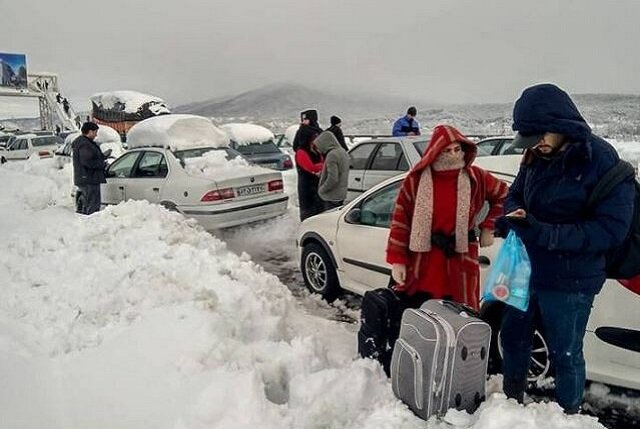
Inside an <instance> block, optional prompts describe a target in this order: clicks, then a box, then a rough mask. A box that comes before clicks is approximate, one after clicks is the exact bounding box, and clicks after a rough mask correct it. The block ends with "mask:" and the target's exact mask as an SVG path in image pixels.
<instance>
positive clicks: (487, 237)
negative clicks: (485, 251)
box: [480, 228, 495, 247]
mask: <svg viewBox="0 0 640 429" xmlns="http://www.w3.org/2000/svg"><path fill="white" fill-rule="evenodd" d="M494 241H495V237H494V236H493V230H492V229H489V228H482V231H480V247H490V246H491V245H493V242H494Z"/></svg>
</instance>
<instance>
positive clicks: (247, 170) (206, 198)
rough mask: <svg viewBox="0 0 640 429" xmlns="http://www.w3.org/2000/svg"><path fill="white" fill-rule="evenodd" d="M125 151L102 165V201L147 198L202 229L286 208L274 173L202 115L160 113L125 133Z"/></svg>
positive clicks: (280, 183) (279, 179) (252, 219)
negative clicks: (104, 179)
mask: <svg viewBox="0 0 640 429" xmlns="http://www.w3.org/2000/svg"><path fill="white" fill-rule="evenodd" d="M127 143H128V145H129V150H128V152H127V153H125V154H124V155H122V156H121V157H120V158H118V159H117V160H116V161H114V162H113V164H111V165H110V166H109V168H108V169H107V183H106V184H104V185H102V203H103V204H104V205H108V204H118V203H120V202H121V201H126V200H130V199H133V200H147V201H149V202H152V203H157V204H161V205H163V206H165V207H167V208H169V209H171V210H175V211H178V212H180V213H182V214H184V215H185V216H188V217H192V218H195V219H196V220H198V222H199V223H200V224H202V225H203V226H204V227H205V228H206V229H217V228H226V227H232V226H236V225H240V224H245V223H249V222H255V221H260V220H264V219H269V218H272V217H275V216H279V215H281V214H283V213H285V211H286V209H287V203H288V197H287V196H286V195H285V194H284V191H283V181H282V175H281V174H280V173H279V172H275V171H272V170H267V169H264V168H261V167H258V166H254V165H250V164H249V163H248V162H247V161H246V160H244V159H243V158H242V157H241V156H240V154H238V153H237V152H235V151H234V150H233V149H231V148H229V147H228V144H229V140H228V138H227V137H226V135H225V134H224V133H223V132H222V131H220V130H219V129H218V128H216V127H215V126H214V125H213V124H212V123H211V121H209V120H208V119H206V118H203V117H199V116H193V115H164V116H159V117H154V118H150V119H146V120H144V121H142V122H140V123H139V124H137V125H135V126H134V127H133V128H131V130H130V131H129V133H128V135H127Z"/></svg>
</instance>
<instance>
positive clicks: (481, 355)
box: [480, 347, 487, 360]
mask: <svg viewBox="0 0 640 429" xmlns="http://www.w3.org/2000/svg"><path fill="white" fill-rule="evenodd" d="M485 357H487V349H485V348H484V347H483V348H481V349H480V359H481V360H484V358H485Z"/></svg>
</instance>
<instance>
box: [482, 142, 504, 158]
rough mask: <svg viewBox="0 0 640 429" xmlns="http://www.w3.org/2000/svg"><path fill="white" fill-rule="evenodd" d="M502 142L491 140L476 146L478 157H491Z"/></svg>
mask: <svg viewBox="0 0 640 429" xmlns="http://www.w3.org/2000/svg"><path fill="white" fill-rule="evenodd" d="M501 142H502V140H500V139H491V140H487V141H483V142H480V143H478V144H477V147H478V156H491V155H493V151H494V149H495V148H496V147H497V146H498V145H499V144H500V143H501Z"/></svg>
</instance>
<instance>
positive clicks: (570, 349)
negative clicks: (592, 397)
mask: <svg viewBox="0 0 640 429" xmlns="http://www.w3.org/2000/svg"><path fill="white" fill-rule="evenodd" d="M594 297H595V295H593V294H585V293H568V292H557V291H550V290H537V291H532V294H531V300H530V301H529V308H528V310H527V311H526V312H523V311H520V310H518V309H516V308H514V307H511V306H506V307H505V310H504V314H503V317H502V328H501V334H500V337H501V344H502V350H503V352H504V353H503V354H504V357H503V362H502V372H503V375H504V393H505V394H506V395H507V396H508V397H509V398H515V399H517V400H518V401H520V402H522V400H523V397H524V390H525V388H526V384H527V381H526V378H527V371H528V369H529V364H530V358H531V339H532V337H533V331H534V329H535V326H534V322H535V316H536V312H538V314H539V316H540V321H541V322H542V326H541V327H542V330H543V332H544V338H545V340H546V341H547V345H548V347H549V352H550V355H549V357H550V359H551V363H552V364H553V366H554V368H555V382H556V392H555V393H556V401H557V402H558V404H560V406H561V407H562V408H564V409H565V411H567V412H576V411H577V410H578V409H579V407H580V405H581V404H582V398H583V394H584V384H585V379H586V371H585V364H584V356H583V354H582V346H583V339H584V334H585V330H586V327H587V321H588V320H589V314H590V313H591V307H592V305H593V299H594Z"/></svg>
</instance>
